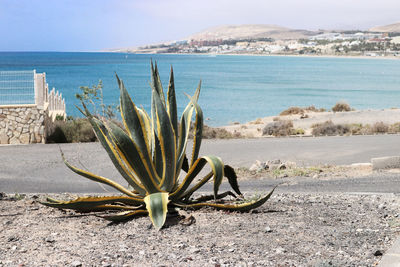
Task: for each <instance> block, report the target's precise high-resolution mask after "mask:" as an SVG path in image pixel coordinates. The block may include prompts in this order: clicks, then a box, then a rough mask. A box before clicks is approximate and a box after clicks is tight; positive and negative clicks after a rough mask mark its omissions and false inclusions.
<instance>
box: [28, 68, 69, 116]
mask: <svg viewBox="0 0 400 267" xmlns="http://www.w3.org/2000/svg"><path fill="white" fill-rule="evenodd" d="M35 103H36V105H37V107H38V108H43V109H48V111H49V117H50V118H51V119H52V120H53V121H54V120H55V119H56V117H57V115H58V116H62V117H64V119H65V118H66V112H65V100H64V99H63V97H62V94H61V93H59V92H58V91H56V90H55V88H53V89H52V90H51V92H50V93H49V85H48V84H47V83H46V73H35Z"/></svg>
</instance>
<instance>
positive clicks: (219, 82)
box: [0, 52, 400, 126]
mask: <svg viewBox="0 0 400 267" xmlns="http://www.w3.org/2000/svg"><path fill="white" fill-rule="evenodd" d="M151 59H153V60H154V61H157V63H158V67H159V71H160V75H161V79H162V81H163V84H164V89H167V87H168V77H169V71H170V66H171V65H172V66H173V68H174V74H175V86H176V91H177V101H178V109H179V111H180V112H182V110H183V109H184V107H185V106H186V104H187V102H188V99H187V97H186V96H185V95H184V93H187V94H193V93H194V91H195V89H196V87H197V84H198V82H199V81H200V80H201V81H202V91H201V94H200V100H199V103H200V105H201V107H202V109H203V112H204V117H205V118H207V121H206V124H208V125H210V126H220V125H227V124H230V123H233V122H241V123H243V122H246V121H251V120H255V119H257V118H259V117H265V116H273V115H277V114H279V113H280V112H281V111H282V110H284V109H286V108H288V107H290V106H309V105H315V106H316V107H317V108H320V107H323V108H326V109H329V108H331V107H332V106H333V105H334V104H335V103H336V102H338V101H346V102H347V103H349V104H350V106H351V107H353V108H355V109H383V108H392V107H400V60H390V59H365V58H328V57H326V58H324V57H289V56H282V57H281V56H245V55H243V56H242V55H216V56H214V55H211V56H210V55H136V54H124V53H83V52H82V53H74V52H0V71H1V70H32V69H36V71H37V72H46V78H47V82H48V84H49V87H50V88H52V87H55V88H56V89H57V90H58V91H60V92H61V93H62V94H63V96H64V97H65V101H66V105H67V113H68V115H72V116H80V113H79V111H78V110H77V109H76V107H75V105H79V101H78V100H77V99H76V98H75V94H76V93H79V92H80V89H79V87H80V86H92V85H96V84H97V83H98V81H99V80H102V82H103V85H104V89H103V93H104V102H105V104H117V103H118V97H119V90H118V87H117V82H116V79H115V73H117V74H118V75H119V76H120V78H121V79H122V80H123V81H124V83H125V85H126V87H127V88H128V90H129V92H130V94H131V96H132V98H133V100H134V102H135V103H136V104H137V105H139V106H143V107H144V108H146V109H147V110H149V109H150V97H151V90H150V86H149V82H150V60H151Z"/></svg>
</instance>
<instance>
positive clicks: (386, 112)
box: [221, 108, 400, 138]
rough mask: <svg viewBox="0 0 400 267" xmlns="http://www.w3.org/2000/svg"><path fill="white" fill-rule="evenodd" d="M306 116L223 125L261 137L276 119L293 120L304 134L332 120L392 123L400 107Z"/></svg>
mask: <svg viewBox="0 0 400 267" xmlns="http://www.w3.org/2000/svg"><path fill="white" fill-rule="evenodd" d="M304 114H305V115H307V116H306V117H305V118H304V116H302V115H301V114H295V115H286V116H279V115H277V116H269V117H264V118H258V119H255V120H254V121H250V122H247V123H244V124H239V123H236V124H233V125H228V126H224V127H221V128H223V129H226V130H227V131H229V132H231V133H240V135H242V136H243V137H248V138H259V137H262V136H263V135H262V132H263V128H264V127H265V126H266V125H267V124H269V123H272V122H274V121H277V120H279V121H292V122H293V128H295V129H299V128H300V129H303V130H304V135H305V136H309V135H311V133H312V126H313V125H315V124H317V123H324V122H326V121H332V122H333V123H334V124H346V125H349V124H362V125H373V124H375V123H380V122H383V123H385V124H387V125H392V124H395V123H398V122H400V109H395V108H393V109H380V110H356V111H349V112H332V111H329V112H305V113H304Z"/></svg>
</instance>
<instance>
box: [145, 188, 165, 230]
mask: <svg viewBox="0 0 400 267" xmlns="http://www.w3.org/2000/svg"><path fill="white" fill-rule="evenodd" d="M144 202H145V203H146V209H147V211H148V212H149V216H150V220H151V222H152V223H153V225H154V227H155V228H156V229H157V230H160V229H161V227H162V226H163V225H164V223H165V220H166V218H167V211H168V202H169V200H168V193H164V192H163V193H154V194H150V195H147V196H146V197H145V198H144Z"/></svg>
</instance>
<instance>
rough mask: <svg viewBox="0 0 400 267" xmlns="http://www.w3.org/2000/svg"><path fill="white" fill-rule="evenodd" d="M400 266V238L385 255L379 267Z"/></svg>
mask: <svg viewBox="0 0 400 267" xmlns="http://www.w3.org/2000/svg"><path fill="white" fill-rule="evenodd" d="M399 266H400V238H398V239H397V240H396V241H395V242H394V244H393V245H392V247H391V248H390V249H389V250H388V252H387V253H385V254H384V255H383V257H382V259H381V261H380V263H379V264H378V265H377V267H399Z"/></svg>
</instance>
